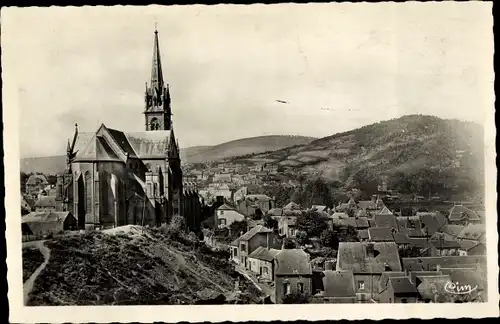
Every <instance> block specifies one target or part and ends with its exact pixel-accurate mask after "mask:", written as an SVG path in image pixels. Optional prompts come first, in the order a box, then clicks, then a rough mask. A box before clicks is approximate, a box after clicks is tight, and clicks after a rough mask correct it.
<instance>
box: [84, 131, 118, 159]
mask: <svg viewBox="0 0 500 324" xmlns="http://www.w3.org/2000/svg"><path fill="white" fill-rule="evenodd" d="M74 161H75V162H83V161H116V162H121V161H122V160H121V159H120V158H119V157H118V155H117V154H116V153H115V152H114V151H113V149H112V148H111V146H110V145H109V143H108V142H107V141H106V139H105V138H103V137H101V136H97V134H96V135H94V136H93V137H92V138H91V140H90V141H89V142H88V143H87V146H86V147H85V148H84V149H83V150H82V151H81V152H79V153H78V155H77V156H76V159H75V160H74Z"/></svg>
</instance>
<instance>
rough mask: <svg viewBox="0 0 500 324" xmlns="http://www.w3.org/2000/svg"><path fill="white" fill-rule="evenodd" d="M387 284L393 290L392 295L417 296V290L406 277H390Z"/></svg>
mask: <svg viewBox="0 0 500 324" xmlns="http://www.w3.org/2000/svg"><path fill="white" fill-rule="evenodd" d="M389 283H390V285H391V286H392V289H393V290H394V294H412V293H414V294H417V289H416V288H415V287H414V286H413V285H412V283H411V282H410V279H408V278H407V277H392V278H390V279H389Z"/></svg>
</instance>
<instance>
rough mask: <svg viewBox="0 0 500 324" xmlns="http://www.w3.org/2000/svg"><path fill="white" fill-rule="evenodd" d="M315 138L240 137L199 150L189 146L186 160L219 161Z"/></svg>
mask: <svg viewBox="0 0 500 324" xmlns="http://www.w3.org/2000/svg"><path fill="white" fill-rule="evenodd" d="M313 140H314V138H312V137H305V136H288V135H269V136H258V137H251V138H244V139H239V140H235V141H231V142H227V143H223V144H219V145H214V146H209V147H206V148H205V149H201V150H199V151H198V152H193V150H190V149H189V148H188V149H187V150H186V152H184V154H185V155H184V156H185V159H184V160H185V161H186V162H188V163H197V162H205V161H217V160H221V159H227V158H232V157H235V156H241V155H245V154H256V153H263V152H269V151H275V150H279V149H282V148H285V147H290V146H295V145H304V144H308V143H310V142H312V141H313Z"/></svg>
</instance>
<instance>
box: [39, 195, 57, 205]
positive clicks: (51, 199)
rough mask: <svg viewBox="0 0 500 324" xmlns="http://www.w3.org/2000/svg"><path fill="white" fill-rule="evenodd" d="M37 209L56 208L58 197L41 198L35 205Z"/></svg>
mask: <svg viewBox="0 0 500 324" xmlns="http://www.w3.org/2000/svg"><path fill="white" fill-rule="evenodd" d="M35 207H56V197H54V196H41V197H40V199H38V201H37V202H36V203H35Z"/></svg>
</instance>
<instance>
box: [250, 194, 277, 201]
mask: <svg viewBox="0 0 500 324" xmlns="http://www.w3.org/2000/svg"><path fill="white" fill-rule="evenodd" d="M245 199H246V200H250V201H271V200H273V199H272V198H271V197H269V196H267V195H262V194H255V195H246V196H245Z"/></svg>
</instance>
